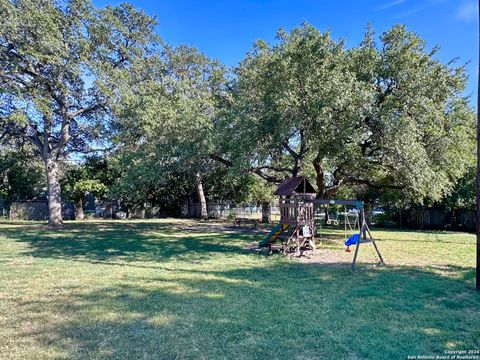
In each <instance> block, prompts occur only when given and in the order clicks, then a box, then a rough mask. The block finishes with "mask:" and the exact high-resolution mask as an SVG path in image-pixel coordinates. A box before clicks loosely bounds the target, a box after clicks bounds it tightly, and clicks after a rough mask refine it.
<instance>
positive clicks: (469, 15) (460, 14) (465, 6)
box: [455, 1, 478, 22]
mask: <svg viewBox="0 0 480 360" xmlns="http://www.w3.org/2000/svg"><path fill="white" fill-rule="evenodd" d="M455 17H456V18H457V19H458V20H462V21H466V22H473V21H475V19H477V17H478V3H477V2H476V1H466V2H464V3H462V4H461V5H460V6H459V7H458V8H457V13H456V15H455Z"/></svg>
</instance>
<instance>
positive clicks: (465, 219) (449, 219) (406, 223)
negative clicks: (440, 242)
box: [399, 208, 476, 231]
mask: <svg viewBox="0 0 480 360" xmlns="http://www.w3.org/2000/svg"><path fill="white" fill-rule="evenodd" d="M475 223H476V221H475V211H474V210H469V209H456V210H446V209H442V208H424V209H407V210H402V211H401V216H400V219H399V226H400V227H402V228H410V229H425V230H459V231H475Z"/></svg>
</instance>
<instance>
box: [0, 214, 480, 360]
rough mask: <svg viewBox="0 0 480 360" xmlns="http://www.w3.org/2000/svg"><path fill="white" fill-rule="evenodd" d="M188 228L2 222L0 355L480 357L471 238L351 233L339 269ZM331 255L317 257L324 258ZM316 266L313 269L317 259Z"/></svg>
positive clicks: (250, 238) (254, 235) (251, 236)
mask: <svg viewBox="0 0 480 360" xmlns="http://www.w3.org/2000/svg"><path fill="white" fill-rule="evenodd" d="M226 225H227V226H220V225H218V224H211V223H201V222H194V221H187V220H173V219H165V220H152V221H88V222H84V223H75V222H72V223H70V222H67V223H66V224H65V225H64V227H63V228H62V229H61V230H58V231H57V230H55V231H54V230H51V229H49V228H48V227H46V226H45V225H42V224H39V223H17V224H13V223H3V224H0V358H1V359H56V358H59V359H77V358H80V359H103V358H112V359H321V358H323V359H406V358H407V356H408V355H436V354H443V353H444V351H445V350H454V349H459V350H460V349H462V350H463V349H467V350H468V349H480V293H477V292H476V291H475V290H474V261H475V236H474V235H471V234H464V233H446V232H400V231H380V230H374V232H373V234H374V235H375V236H376V237H377V238H378V245H379V248H380V250H381V251H382V254H383V256H384V258H385V261H386V263H387V265H386V266H384V267H378V266H375V258H374V256H373V251H372V246H371V244H365V245H362V248H361V251H360V257H359V271H358V272H357V273H355V274H353V275H352V274H351V273H350V271H349V267H348V261H349V260H350V259H351V257H352V256H353V252H352V253H350V254H348V253H345V252H344V251H343V246H342V239H341V235H342V232H341V231H338V232H332V234H330V236H329V237H328V240H327V241H326V242H325V243H324V244H323V245H321V251H320V254H322V251H327V252H329V253H330V254H332V253H333V254H335V256H336V257H337V258H338V259H339V261H338V262H336V263H330V264H322V263H318V262H317V261H305V260H302V261H298V260H297V259H288V258H284V257H282V256H280V255H273V256H265V255H262V254H257V253H255V252H252V251H250V250H248V249H247V248H248V245H250V244H251V243H252V242H255V241H258V240H260V239H261V237H262V233H261V231H258V232H254V231H250V232H249V231H246V232H244V233H240V232H238V231H235V229H233V228H229V227H228V224H226ZM320 257H321V256H320ZM310 260H312V259H310Z"/></svg>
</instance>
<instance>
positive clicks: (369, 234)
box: [366, 225, 385, 264]
mask: <svg viewBox="0 0 480 360" xmlns="http://www.w3.org/2000/svg"><path fill="white" fill-rule="evenodd" d="M366 228H367V232H368V236H369V237H370V240H371V241H372V244H373V247H374V248H375V251H376V252H377V255H378V258H379V259H380V263H382V264H385V262H384V261H383V257H382V254H380V250H378V247H377V243H376V242H375V239H374V238H373V236H372V233H371V232H370V228H369V227H368V225H366Z"/></svg>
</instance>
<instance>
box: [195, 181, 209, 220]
mask: <svg viewBox="0 0 480 360" xmlns="http://www.w3.org/2000/svg"><path fill="white" fill-rule="evenodd" d="M195 186H196V188H197V195H198V201H199V202H200V214H199V215H200V219H203V220H206V219H208V211H207V199H205V193H204V192H203V184H202V175H200V174H199V173H196V174H195Z"/></svg>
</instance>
